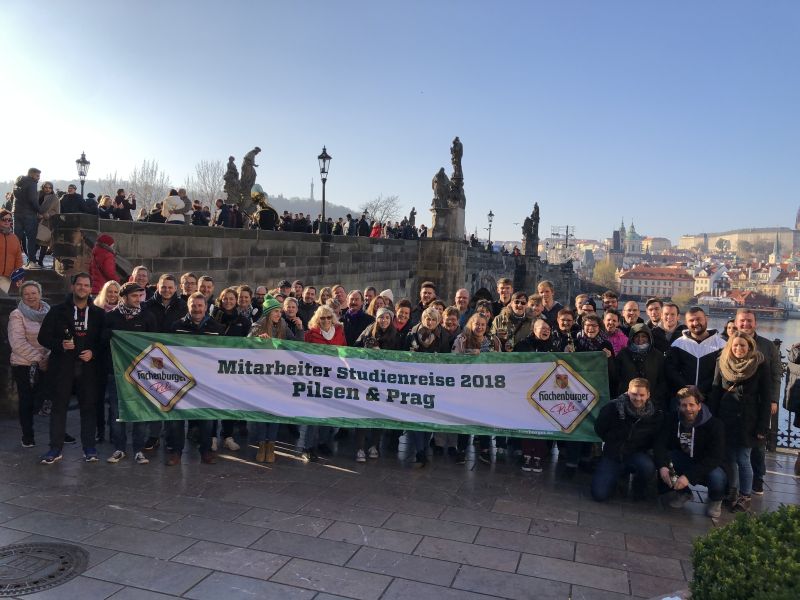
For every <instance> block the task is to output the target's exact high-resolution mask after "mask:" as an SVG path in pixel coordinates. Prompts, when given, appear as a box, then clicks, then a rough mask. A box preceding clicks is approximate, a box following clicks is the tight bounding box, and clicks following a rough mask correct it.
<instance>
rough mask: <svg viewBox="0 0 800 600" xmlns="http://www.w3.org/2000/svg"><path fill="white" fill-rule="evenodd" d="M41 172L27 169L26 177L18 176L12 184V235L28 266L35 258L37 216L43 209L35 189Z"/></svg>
mask: <svg viewBox="0 0 800 600" xmlns="http://www.w3.org/2000/svg"><path fill="white" fill-rule="evenodd" d="M41 175H42V172H41V171H40V170H39V169H33V168H31V169H28V174H27V175H20V176H19V177H17V180H16V182H14V205H13V207H12V209H11V212H12V213H13V215H14V233H16V234H17V237H18V238H19V241H20V244H22V251H23V252H25V256H26V257H27V259H28V262H27V265H28V266H30V265H32V264H33V263H34V261H35V256H36V232H37V231H38V228H39V215H40V214H42V213H43V212H44V210H45V207H44V206H42V205H39V192H38V191H37V189H36V187H37V184H38V183H39V178H40V177H41Z"/></svg>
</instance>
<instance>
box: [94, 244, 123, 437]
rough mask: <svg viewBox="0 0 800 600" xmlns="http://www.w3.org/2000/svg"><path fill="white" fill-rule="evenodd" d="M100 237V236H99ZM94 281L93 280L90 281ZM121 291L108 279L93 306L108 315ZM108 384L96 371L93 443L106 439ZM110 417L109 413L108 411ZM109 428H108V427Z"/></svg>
mask: <svg viewBox="0 0 800 600" xmlns="http://www.w3.org/2000/svg"><path fill="white" fill-rule="evenodd" d="M100 237H102V236H100ZM95 248H97V244H95ZM92 281H94V279H92ZM120 289H121V286H120V284H119V283H118V282H117V281H115V280H113V279H110V280H109V281H106V282H105V283H104V284H103V287H102V289H101V290H100V293H98V294H97V296H95V298H94V301H93V302H94V305H95V306H98V307H100V308H102V309H103V310H104V311H105V312H106V313H110V312H111V311H112V310H114V309H115V308H117V305H118V304H119V291H120ZM107 383H108V377H107V376H106V372H105V370H103V369H98V371H97V402H98V405H97V433H95V441H96V442H102V441H104V440H105V439H106V422H109V423H110V422H111V421H110V416H109V417H108V418H106V410H105V405H106V385H107ZM109 415H110V411H109ZM109 427H110V426H109Z"/></svg>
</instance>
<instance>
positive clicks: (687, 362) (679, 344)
mask: <svg viewBox="0 0 800 600" xmlns="http://www.w3.org/2000/svg"><path fill="white" fill-rule="evenodd" d="M707 327H708V320H707V319H706V313H705V312H703V309H702V308H700V307H699V306H693V307H692V308H690V309H689V310H688V311H687V313H686V330H684V332H683V334H682V335H681V337H679V338H678V339H677V340H675V341H674V342H672V346H670V348H669V350H668V351H667V356H666V361H665V362H664V373H665V375H666V376H667V385H668V386H669V387H670V392H672V393H673V394H674V393H677V391H678V390H679V389H681V388H682V387H686V386H687V385H695V386H697V387H698V388H699V389H700V392H701V393H702V394H703V395H704V396H705V397H708V395H709V393H710V392H711V384H712V383H713V382H714V369H715V368H716V366H717V357H718V356H719V353H720V352H721V351H722V349H723V348H724V347H725V340H723V339H722V338H721V337H720V336H718V335H717V330H716V329H707Z"/></svg>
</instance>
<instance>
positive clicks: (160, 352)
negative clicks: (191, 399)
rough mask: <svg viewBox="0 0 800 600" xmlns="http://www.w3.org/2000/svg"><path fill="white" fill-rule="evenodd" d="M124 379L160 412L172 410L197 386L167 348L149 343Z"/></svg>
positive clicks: (126, 372) (190, 375) (129, 368)
mask: <svg viewBox="0 0 800 600" xmlns="http://www.w3.org/2000/svg"><path fill="white" fill-rule="evenodd" d="M125 379H126V380H127V381H128V382H129V383H132V384H134V385H135V386H136V388H137V389H138V390H139V391H140V392H141V393H142V395H144V397H145V398H147V399H148V400H150V402H152V403H153V404H154V405H156V406H157V407H158V409H159V410H161V411H163V412H169V411H170V410H172V409H173V407H174V406H175V405H176V404H177V403H178V402H179V401H180V399H181V398H183V397H184V396H185V395H186V393H187V392H188V391H189V390H191V389H192V388H193V387H194V386H195V385H196V383H197V382H196V381H195V379H194V377H192V374H191V373H189V371H187V370H186V368H185V367H184V366H183V365H182V364H181V363H180V361H178V359H177V358H175V356H174V355H173V354H172V353H171V352H170V351H169V350H167V348H166V346H164V345H163V344H159V343H154V344H151V345H150V346H148V347H147V348H145V349H144V351H143V352H142V353H141V354H139V356H137V357H136V358H135V359H134V361H133V363H131V366H130V367H128V369H127V370H126V371H125Z"/></svg>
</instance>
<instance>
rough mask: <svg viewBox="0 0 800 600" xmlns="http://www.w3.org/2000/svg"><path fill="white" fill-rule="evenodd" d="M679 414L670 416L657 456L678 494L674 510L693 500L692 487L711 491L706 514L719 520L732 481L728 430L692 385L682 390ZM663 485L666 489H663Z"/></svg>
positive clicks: (663, 476) (668, 484)
mask: <svg viewBox="0 0 800 600" xmlns="http://www.w3.org/2000/svg"><path fill="white" fill-rule="evenodd" d="M678 402H679V405H678V415H677V416H670V417H668V418H667V422H666V423H665V424H664V427H662V428H661V432H660V434H659V435H658V437H657V438H656V444H655V447H654V449H653V450H654V455H655V459H656V466H657V467H658V474H659V477H660V479H661V481H662V482H663V486H665V487H666V488H671V489H673V490H674V491H675V496H674V497H673V498H672V500H670V502H669V505H670V506H671V507H672V508H681V507H682V506H683V505H684V504H686V503H687V502H688V501H689V500H691V498H692V492H691V490H690V489H689V486H690V485H704V486H706V487H707V488H708V506H707V507H706V514H707V515H708V516H709V517H712V518H715V519H716V518H717V517H719V516H720V513H721V510H722V508H721V507H722V498H723V496H724V495H725V488H726V486H727V485H728V479H727V477H726V476H725V471H724V470H723V468H722V464H723V462H724V460H725V427H724V426H723V424H722V421H720V420H719V419H717V418H715V417H713V416H712V415H711V411H710V410H708V407H707V406H706V405H705V404H703V394H702V393H701V392H700V390H698V389H697V388H696V387H695V386H693V385H690V386H686V387H684V388H681V389H680V390H678ZM663 486H662V487H663Z"/></svg>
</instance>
